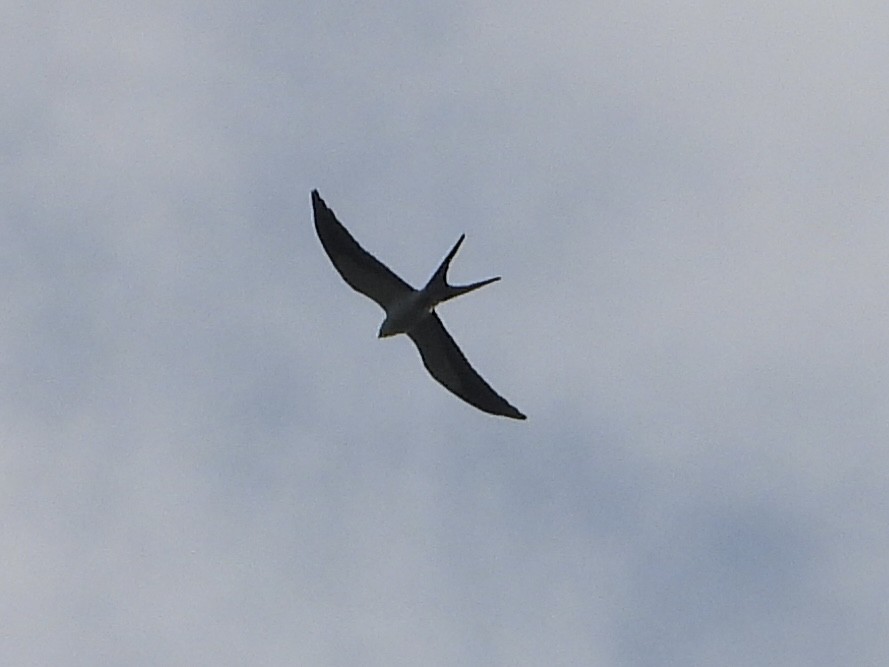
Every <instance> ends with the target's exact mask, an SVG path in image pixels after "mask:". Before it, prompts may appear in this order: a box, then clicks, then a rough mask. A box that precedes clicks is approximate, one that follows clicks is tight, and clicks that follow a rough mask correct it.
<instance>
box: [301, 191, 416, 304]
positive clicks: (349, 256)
mask: <svg viewBox="0 0 889 667" xmlns="http://www.w3.org/2000/svg"><path fill="white" fill-rule="evenodd" d="M312 210H313V211H314V213H315V231H316V232H317V233H318V238H319V239H321V245H323V246H324V250H325V251H326V252H327V256H328V257H330V261H331V262H333V265H334V267H336V270H337V271H339V273H340V275H341V276H342V277H343V279H344V280H345V281H346V282H347V283H349V285H351V286H352V288H353V289H355V290H357V291H359V292H361V293H362V294H364V295H365V296H369V297H370V298H371V299H373V300H374V301H376V302H377V303H378V304H380V306H382V307H383V308H388V306H389V304H391V303H392V302H393V301H394V300H396V299H398V298H399V297H401V296H403V295H404V294H405V293H407V292H410V291H412V290H413V288H412V287H411V286H410V285H408V284H407V283H406V282H404V281H403V280H402V279H401V278H399V277H398V276H396V275H395V274H394V273H393V272H392V270H391V269H389V267H387V266H386V265H385V264H383V263H382V262H381V261H380V260H378V259H377V258H376V257H374V256H373V255H371V254H370V253H369V252H367V251H366V250H365V249H364V248H362V247H361V246H360V245H358V242H357V241H356V240H355V239H354V238H352V235H351V234H349V232H348V231H346V228H345V227H343V226H342V225H341V224H340V221H339V220H337V219H336V216H335V215H334V213H333V211H331V210H330V209H329V208H328V207H327V204H325V203H324V200H323V199H321V195H319V194H318V191H317V190H312Z"/></svg>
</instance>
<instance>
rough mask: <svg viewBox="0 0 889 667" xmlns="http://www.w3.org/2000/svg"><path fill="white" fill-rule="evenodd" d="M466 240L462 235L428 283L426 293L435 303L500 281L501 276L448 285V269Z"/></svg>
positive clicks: (464, 235)
mask: <svg viewBox="0 0 889 667" xmlns="http://www.w3.org/2000/svg"><path fill="white" fill-rule="evenodd" d="M465 238H466V234H461V235H460V238H459V239H457V243H455V244H454V247H453V248H451V251H450V252H449V253H448V255H447V257H445V258H444V260H442V263H441V265H440V266H439V267H438V268H437V269H436V270H435V273H433V274H432V277H431V278H430V279H429V282H428V283H426V288H425V291H426V292H428V293H429V295H430V296H431V297H432V299H433V301H434V302H435V303H441V302H442V301H448V300H449V299H453V298H455V297H458V296H461V295H463V294H466V293H468V292H471V291H473V290H477V289H478V288H479V287H484V286H485V285H490V284H491V283H493V282H497V281H498V280H500V276H497V277H496V278H488V279H487V280H480V281H479V282H477V283H472V284H470V285H449V284H448V267H449V266H450V265H451V260H452V259H454V255H456V254H457V250H459V248H460V244H461V243H463V239H465Z"/></svg>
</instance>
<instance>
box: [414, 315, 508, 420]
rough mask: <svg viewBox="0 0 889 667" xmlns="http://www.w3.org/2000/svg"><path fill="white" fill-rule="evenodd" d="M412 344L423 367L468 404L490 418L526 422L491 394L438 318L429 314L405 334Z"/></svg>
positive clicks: (498, 397)
mask: <svg viewBox="0 0 889 667" xmlns="http://www.w3.org/2000/svg"><path fill="white" fill-rule="evenodd" d="M408 336H410V337H411V340H413V341H414V344H415V345H416V346H417V349H418V350H420V356H421V357H423V365H424V366H425V367H426V370H428V371H429V372H430V373H431V374H432V377H434V378H435V379H436V380H438V381H439V382H440V383H441V384H443V385H444V386H445V388H446V389H448V390H450V391H451V392H453V393H454V394H456V395H457V396H459V397H460V398H462V399H463V400H464V401H466V402H467V403H469V404H470V405H474V406H475V407H477V408H478V409H479V410H483V411H485V412H489V413H491V414H492V415H501V416H503V417H512V418H513V419H525V415H523V414H522V413H521V412H519V411H518V410H517V409H516V408H515V407H513V406H512V405H510V404H509V403H508V402H507V400H506V399H505V398H503V397H502V396H501V395H500V394H498V393H497V392H496V391H494V390H493V389H492V388H491V385H489V384H488V383H487V382H485V381H484V379H483V378H482V376H481V375H479V374H478V373H477V372H476V371H475V369H474V368H473V367H472V366H470V365H469V362H468V361H467V360H466V357H464V356H463V353H462V352H461V351H460V348H459V347H457V343H455V342H454V339H453V338H451V335H450V334H449V333H448V332H447V330H446V329H445V328H444V325H443V324H442V323H441V320H440V319H438V315H436V314H435V313H430V314H429V315H428V316H427V317H424V318H423V320H422V321H421V322H420V323H419V324H418V325H417V326H415V327H414V328H413V329H412V330H411V331H409V332H408Z"/></svg>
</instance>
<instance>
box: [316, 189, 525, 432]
mask: <svg viewBox="0 0 889 667" xmlns="http://www.w3.org/2000/svg"><path fill="white" fill-rule="evenodd" d="M312 210H313V212H314V214H315V231H316V232H317V233H318V238H319V239H321V245H322V246H324V250H325V251H326V252H327V255H328V257H330V261H331V262H333V266H334V267H335V268H336V270H337V271H339V273H340V275H341V276H342V277H343V279H345V281H346V282H347V283H349V285H350V286H351V287H352V288H353V289H355V290H357V291H358V292H361V293H362V294H364V295H365V296H368V297H370V298H371V299H373V300H374V301H376V302H377V303H378V304H379V305H380V306H381V307H382V308H383V310H385V311H386V318H385V319H384V320H383V324H382V325H381V326H380V332H379V338H386V337H388V336H394V335H396V334H400V333H404V334H407V335H408V336H409V337H410V339H411V340H412V341H414V345H416V346H417V349H418V350H419V351H420V356H421V357H422V359H423V365H424V366H425V367H426V370H428V371H429V373H430V374H431V375H432V377H434V378H435V379H436V380H438V382H440V383H441V384H442V385H443V386H444V387H445V388H446V389H448V390H449V391H451V392H452V393H454V394H455V395H457V396H458V397H460V398H462V399H463V400H464V401H466V402H467V403H469V404H470V405H474V406H475V407H477V408H478V409H479V410H483V411H484V412H489V413H490V414H492V415H500V416H503V417H511V418H512V419H525V415H523V414H522V413H521V412H519V411H518V410H517V409H516V408H515V407H513V406H512V405H510V404H509V402H508V401H507V400H506V399H505V398H503V397H502V396H501V395H500V394H498V393H497V392H496V391H494V390H493V389H492V388H491V385H489V384H488V383H487V382H485V381H484V379H483V378H482V376H481V375H479V374H478V373H477V372H476V371H475V369H474V368H473V367H472V366H470V365H469V362H468V361H467V360H466V357H464V356H463V353H462V352H461V351H460V348H459V347H457V344H456V343H455V342H454V339H453V338H451V336H450V334H449V333H448V332H447V330H446V329H445V328H444V325H443V324H442V323H441V320H440V319H439V318H438V315H436V313H435V307H436V306H437V305H438V304H440V303H442V302H443V301H447V300H449V299H453V298H454V297H457V296H460V295H461V294H466V293H467V292H471V291H472V290H476V289H478V288H479V287H484V286H485V285H489V284H490V283H493V282H495V281H497V280H500V278H499V276H498V277H497V278H488V279H487V280H482V281H479V282H477V283H472V284H471V285H460V286H455V285H449V284H448V282H447V273H448V266H449V265H450V263H451V260H452V259H454V255H456V254H457V250H458V249H459V248H460V244H461V243H463V239H464V238H465V237H466V235H465V234H463V235H461V236H460V238H459V240H458V241H457V243H456V244H455V245H454V247H453V248H451V251H450V252H449V253H448V255H447V257H445V258H444V261H442V263H441V265H440V266H439V267H438V269H436V271H435V273H433V274H432V277H431V278H430V279H429V282H428V283H426V286H425V287H424V288H423V289H421V290H415V289H414V288H413V287H411V286H410V285H408V284H407V283H406V282H405V281H403V280H402V279H401V278H399V277H398V276H397V275H395V273H393V272H392V271H391V270H390V269H389V268H388V267H387V266H386V265H385V264H383V263H382V262H380V261H379V260H378V259H377V258H375V257H374V256H373V255H371V254H370V253H369V252H367V251H366V250H365V249H364V248H362V247H361V246H360V245H358V242H357V241H356V240H355V239H354V238H352V235H351V234H349V232H348V231H346V228H345V227H343V226H342V224H340V222H339V220H337V219H336V216H335V215H334V213H333V211H331V210H330V208H328V206H327V204H325V203H324V200H323V199H321V195H319V194H318V191H317V190H313V191H312Z"/></svg>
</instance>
